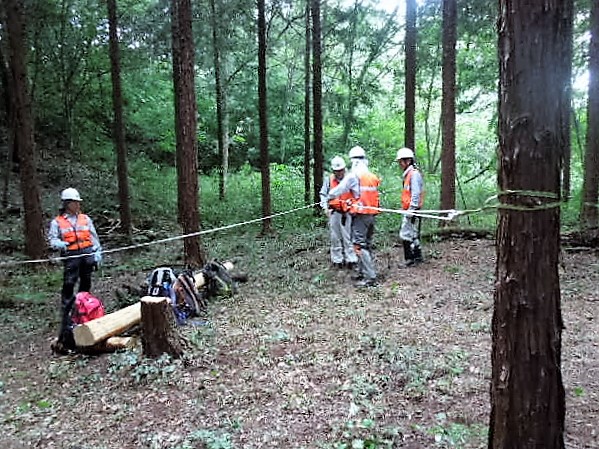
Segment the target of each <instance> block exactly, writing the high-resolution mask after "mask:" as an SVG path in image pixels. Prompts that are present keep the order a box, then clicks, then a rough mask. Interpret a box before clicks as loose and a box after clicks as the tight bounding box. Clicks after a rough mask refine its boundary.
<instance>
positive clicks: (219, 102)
mask: <svg viewBox="0 0 599 449" xmlns="http://www.w3.org/2000/svg"><path fill="white" fill-rule="evenodd" d="M210 13H211V19H212V20H211V24H212V48H213V53H214V55H213V56H214V88H215V91H216V125H217V134H218V136H217V139H218V151H219V152H220V155H221V170H220V173H219V183H218V197H219V199H220V200H224V199H225V197H226V195H227V175H228V172H229V136H228V134H229V133H228V127H227V119H226V117H227V103H226V94H225V91H224V86H223V80H224V78H225V77H224V76H223V73H222V72H223V65H222V59H221V38H220V33H219V21H218V18H217V17H218V16H217V10H216V1H215V0H210Z"/></svg>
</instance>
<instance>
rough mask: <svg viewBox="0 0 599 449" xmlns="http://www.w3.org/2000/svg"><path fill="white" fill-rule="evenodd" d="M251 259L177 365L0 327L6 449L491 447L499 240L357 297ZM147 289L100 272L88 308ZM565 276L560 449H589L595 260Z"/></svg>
mask: <svg viewBox="0 0 599 449" xmlns="http://www.w3.org/2000/svg"><path fill="white" fill-rule="evenodd" d="M251 243H252V245H253V246H254V248H256V253H255V254H254V255H252V256H251V258H250V256H249V255H248V254H246V253H244V251H245V250H243V245H241V244H240V246H239V254H237V255H234V256H235V257H236V263H237V266H238V268H239V269H241V270H243V271H247V272H248V274H249V280H248V282H247V283H244V284H241V285H240V286H239V291H238V293H237V294H236V295H235V296H234V297H232V298H227V299H219V300H215V301H213V302H212V303H211V304H210V316H211V324H210V325H209V326H206V327H198V328H184V330H183V332H184V333H185V335H186V336H187V337H188V338H189V340H190V341H191V342H192V344H193V345H192V349H191V350H190V352H189V353H188V354H187V356H186V359H185V361H180V360H169V359H168V358H161V359H158V360H147V359H145V358H143V357H142V356H141V355H140V354H139V351H124V352H118V353H114V354H103V355H99V356H86V355H70V356H57V355H54V354H52V352H51V351H50V343H51V341H52V339H53V338H54V334H55V331H56V326H57V315H56V313H57V312H56V305H55V304H54V303H52V304H37V305H35V306H32V305H20V306H19V307H16V308H14V307H13V308H10V309H2V310H0V352H1V358H0V422H1V423H2V432H1V435H0V447H2V448H7V449H8V448H24V447H40V448H72V449H75V448H78V449H92V448H94V449H102V448H106V449H108V448H110V449H113V448H114V449H117V448H118V449H129V448H131V449H134V448H180V449H184V448H209V449H215V448H387V447H393V448H414V449H416V448H427V449H428V448H451V447H455V448H484V447H486V440H487V426H488V421H489V409H490V407H489V385H490V352H491V335H490V327H491V318H492V312H493V284H494V278H495V274H494V273H495V247H494V242H493V241H492V240H485V239H472V240H467V239H453V240H445V241H438V242H431V243H427V244H426V247H425V255H426V256H427V261H426V262H425V263H424V264H422V265H420V266H418V267H416V268H411V269H409V270H405V269H404V270H400V269H399V268H398V262H400V260H401V258H400V256H399V254H400V251H399V248H395V247H394V246H393V245H389V246H383V247H381V248H379V249H378V251H377V265H378V267H379V269H380V272H381V276H382V282H381V284H380V286H378V287H375V288H368V289H365V290H358V289H355V288H354V287H353V286H352V283H351V281H350V273H349V272H348V271H346V270H343V271H339V270H334V269H333V268H332V267H330V266H329V264H328V260H327V259H328V255H327V248H326V243H324V239H310V238H306V239H303V240H302V239H298V238H295V239H290V240H284V239H280V240H279V241H278V242H277V243H276V244H277V245H278V246H277V247H276V248H275V249H276V250H273V248H274V247H273V246H268V245H270V244H266V243H264V242H263V241H261V240H260V239H257V240H256V241H255V242H251ZM223 258H224V257H223ZM250 259H251V260H250ZM109 263H110V261H109ZM119 263H120V264H123V263H124V262H123V261H113V264H114V265H118V264H119ZM244 264H247V266H244ZM54 270H56V271H59V268H54ZM146 274H147V273H141V272H140V273H136V272H135V273H131V272H130V271H128V270H121V271H118V270H113V271H112V272H111V274H110V275H108V274H106V273H105V272H102V271H99V272H97V273H96V275H95V282H96V283H95V293H96V294H97V295H98V296H100V297H101V298H103V299H104V300H105V301H106V302H107V305H108V307H109V308H110V307H112V308H115V307H116V303H115V301H116V300H115V299H114V298H115V297H116V295H115V286H122V285H127V284H129V285H139V284H140V283H142V282H143V279H144V276H145V275H146ZM560 276H561V288H562V313H563V319H564V324H565V329H564V332H563V347H562V373H563V382H564V386H565V391H566V404H567V413H566V433H565V441H566V447H567V448H571V449H574V448H576V449H579V448H597V447H599V427H598V425H597V423H599V357H597V351H598V349H599V317H598V313H597V312H598V305H599V288H598V285H599V260H598V258H597V252H596V251H594V250H572V249H571V250H568V249H567V248H566V249H565V250H564V252H563V264H562V266H561V268H560Z"/></svg>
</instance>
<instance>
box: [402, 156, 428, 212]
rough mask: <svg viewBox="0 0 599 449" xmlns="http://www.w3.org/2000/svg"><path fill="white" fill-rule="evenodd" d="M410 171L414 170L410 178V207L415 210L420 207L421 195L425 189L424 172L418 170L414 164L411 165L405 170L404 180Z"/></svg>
mask: <svg viewBox="0 0 599 449" xmlns="http://www.w3.org/2000/svg"><path fill="white" fill-rule="evenodd" d="M410 172H413V173H412V177H411V178H410V193H411V199H410V207H408V209H409V210H414V209H418V208H419V207H418V205H419V204H420V196H421V195H422V191H423V189H424V179H423V178H422V173H420V170H416V169H415V168H414V166H413V165H410V166H409V167H408V168H406V169H405V171H404V172H403V179H404V180H405V179H406V176H408V173H410Z"/></svg>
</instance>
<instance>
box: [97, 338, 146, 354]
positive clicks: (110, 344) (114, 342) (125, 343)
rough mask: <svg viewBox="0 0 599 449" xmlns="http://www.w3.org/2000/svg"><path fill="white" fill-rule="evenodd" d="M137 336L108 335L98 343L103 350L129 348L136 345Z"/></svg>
mask: <svg viewBox="0 0 599 449" xmlns="http://www.w3.org/2000/svg"><path fill="white" fill-rule="evenodd" d="M137 341H138V338H137V337H110V338H107V339H106V341H104V342H102V343H100V346H101V347H102V349H104V350H105V351H107V352H108V351H118V350H119V349H131V348H134V347H135V345H137Z"/></svg>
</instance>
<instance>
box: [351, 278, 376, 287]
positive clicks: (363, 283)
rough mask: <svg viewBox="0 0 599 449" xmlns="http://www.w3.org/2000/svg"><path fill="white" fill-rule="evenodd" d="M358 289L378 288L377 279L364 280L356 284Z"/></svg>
mask: <svg viewBox="0 0 599 449" xmlns="http://www.w3.org/2000/svg"><path fill="white" fill-rule="evenodd" d="M355 285H356V287H358V288H365V287H376V285H377V283H376V279H362V280H361V281H358V282H356V284H355Z"/></svg>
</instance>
